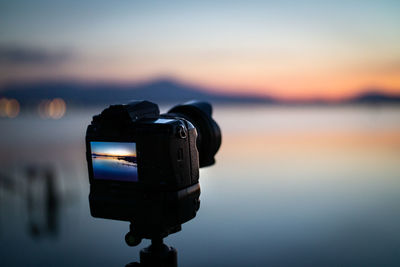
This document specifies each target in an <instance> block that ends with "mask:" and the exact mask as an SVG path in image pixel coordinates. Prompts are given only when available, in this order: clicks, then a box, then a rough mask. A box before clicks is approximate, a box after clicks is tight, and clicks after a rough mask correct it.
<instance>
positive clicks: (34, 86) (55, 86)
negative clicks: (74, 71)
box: [0, 79, 275, 106]
mask: <svg viewBox="0 0 400 267" xmlns="http://www.w3.org/2000/svg"><path fill="white" fill-rule="evenodd" d="M211 91H212V90H211V89H209V88H203V87H195V86H190V85H185V84H182V83H179V82H176V81H174V80H171V79H158V80H153V81H150V82H146V83H135V84H119V83H85V82H73V81H41V82H31V83H13V84H8V85H5V86H3V88H2V89H0V96H3V97H8V98H15V99H17V100H18V101H19V102H20V103H21V104H23V105H37V104H38V103H39V102H40V101H42V100H43V99H50V98H56V97H60V98H63V99H64V100H65V101H66V102H67V104H71V105H77V106H80V105H82V106H88V105H99V104H113V103H114V104H115V103H127V102H129V101H130V100H132V99H146V100H149V101H154V102H156V103H177V102H182V101H188V100H192V99H196V100H206V101H210V102H213V103H273V102H275V100H274V99H273V98H269V97H260V96H256V95H250V94H236V95H235V94H228V93H214V92H211Z"/></svg>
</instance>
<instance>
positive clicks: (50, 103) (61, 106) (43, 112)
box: [38, 98, 67, 120]
mask: <svg viewBox="0 0 400 267" xmlns="http://www.w3.org/2000/svg"><path fill="white" fill-rule="evenodd" d="M66 110H67V105H66V103H65V101H64V100H63V99H61V98H55V99H53V100H48V99H46V100H43V101H42V102H40V104H39V106H38V112H39V115H40V117H42V118H43V119H50V118H51V119H55V120H58V119H60V118H62V117H63V116H64V115H65V112H66Z"/></svg>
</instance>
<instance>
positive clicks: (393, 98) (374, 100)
mask: <svg viewBox="0 0 400 267" xmlns="http://www.w3.org/2000/svg"><path fill="white" fill-rule="evenodd" d="M346 102H347V103H353V104H389V103H393V104H400V95H389V94H384V93H379V92H377V90H376V89H373V90H370V91H368V92H367V93H363V94H360V95H358V96H355V97H353V98H350V99H348V100H347V101H346Z"/></svg>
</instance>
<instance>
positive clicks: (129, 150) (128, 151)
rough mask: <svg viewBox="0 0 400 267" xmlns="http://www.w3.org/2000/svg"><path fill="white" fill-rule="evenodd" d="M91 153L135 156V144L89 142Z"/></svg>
mask: <svg viewBox="0 0 400 267" xmlns="http://www.w3.org/2000/svg"><path fill="white" fill-rule="evenodd" d="M90 148H91V149H92V153H95V154H100V155H111V156H135V157H136V143H133V142H131V143H121V142H90Z"/></svg>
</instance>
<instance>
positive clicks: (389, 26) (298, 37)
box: [0, 0, 400, 99]
mask: <svg viewBox="0 0 400 267" xmlns="http://www.w3.org/2000/svg"><path fill="white" fill-rule="evenodd" d="M399 14H400V1H398V0H396V1H384V0H382V1H368V0H363V1H351V0H349V1H252V0H249V1H218V0H213V1H209V0H203V1H126V0H125V1H101V0H99V1H92V0H89V1H74V0H71V1H57V0H52V1H45V0H35V1H28V0H25V1H23V0H21V1H19V0H13V1H3V0H0V84H4V83H7V82H10V81H25V80H43V79H73V80H84V81H113V82H121V83H127V82H139V81H140V82H142V81H147V80H151V79H156V78H159V77H169V78H173V79H176V80H178V81H181V82H184V83H188V84H193V85H201V86H205V87H208V88H212V89H213V90H215V91H219V92H232V93H251V94H260V95H273V96H276V97H282V98H294V99H307V98H331V99H336V98H342V97H347V96H351V95H354V94H358V93H361V92H363V91H369V90H372V89H373V90H380V91H382V92H387V93H398V94H400V15H399Z"/></svg>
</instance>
